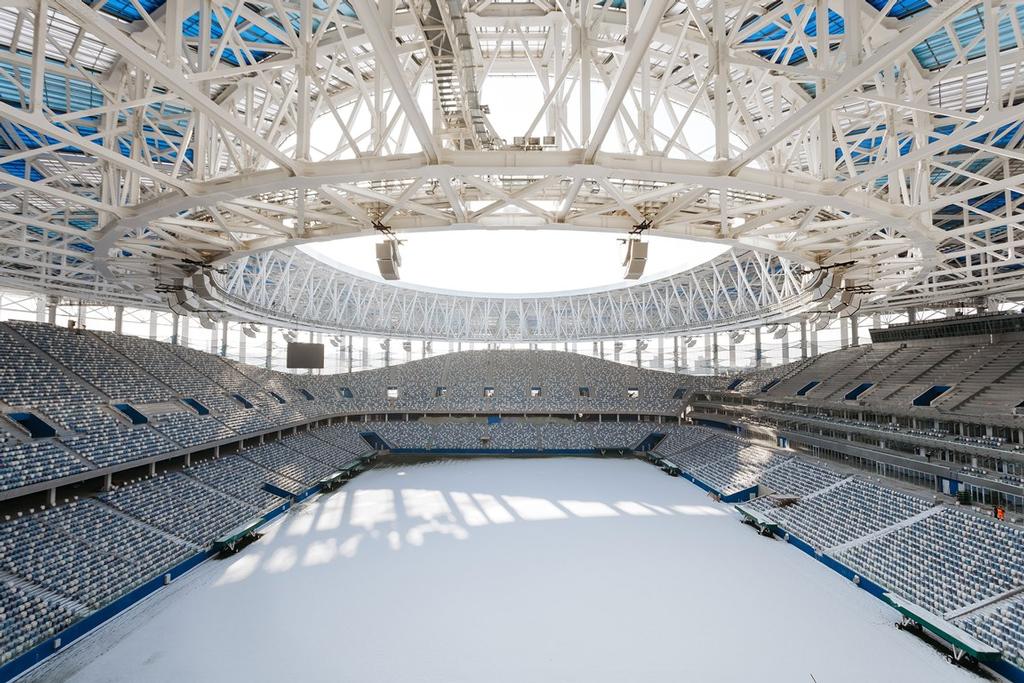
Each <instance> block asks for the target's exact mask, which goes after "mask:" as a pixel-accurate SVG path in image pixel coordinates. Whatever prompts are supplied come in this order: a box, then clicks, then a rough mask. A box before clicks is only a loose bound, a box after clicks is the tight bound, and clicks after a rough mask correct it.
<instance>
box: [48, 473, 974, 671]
mask: <svg viewBox="0 0 1024 683" xmlns="http://www.w3.org/2000/svg"><path fill="white" fill-rule="evenodd" d="M896 617H897V614H896V613H895V612H894V611H892V610H890V609H889V608H888V607H886V606H885V605H883V604H882V603H880V602H879V601H877V600H875V599H874V598H872V597H870V596H869V595H868V594H867V593H864V592H863V591H860V590H859V589H857V588H855V587H854V586H853V585H851V584H850V583H848V582H846V581H845V580H844V579H842V578H841V577H840V576H839V575H838V574H835V573H833V572H831V571H829V570H828V569H826V568H825V567H824V566H822V565H821V564H819V563H817V562H814V561H813V560H812V559H811V558H809V557H807V556H806V555H804V554H802V553H800V552H799V551H797V550H796V549H795V548H792V547H790V546H788V545H787V544H785V543H782V542H780V541H772V540H769V539H765V538H761V537H759V536H757V535H756V534H755V533H754V532H753V531H752V530H751V529H749V528H748V527H745V526H744V525H742V524H740V523H739V522H738V521H737V518H736V516H735V514H734V512H733V511H732V510H731V509H730V507H729V506H726V505H720V504H716V503H713V502H710V501H709V500H708V499H707V498H706V497H705V496H704V495H703V494H702V492H701V491H699V490H698V489H697V488H696V487H694V486H692V485H691V484H689V483H688V482H686V481H684V480H682V479H674V478H670V477H667V476H665V475H664V474H662V473H661V472H660V471H659V470H657V469H655V468H654V467H651V466H650V465H647V464H645V463H642V462H640V461H635V460H597V459H582V458H561V459H546V460H545V459H529V460H528V459H482V460H463V461H459V462H446V463H431V464H423V465H414V466H408V467H406V468H393V469H379V470H372V471H370V472H367V473H365V474H363V475H362V476H360V477H358V478H357V479H356V480H354V481H353V482H352V483H350V484H349V485H348V486H347V487H345V488H344V489H342V490H340V491H339V492H337V493H335V494H333V495H330V496H327V497H323V498H319V499H317V500H315V501H313V502H311V503H309V504H307V505H305V506H303V507H302V508H300V509H296V510H293V511H292V513H291V514H289V515H288V516H287V517H286V518H284V519H283V520H282V521H281V522H280V523H277V524H275V525H274V526H273V527H272V528H270V529H269V530H268V532H267V533H266V535H265V536H264V538H262V539H261V540H260V541H258V542H257V543H255V544H253V545H252V546H250V547H249V548H247V549H246V550H244V551H242V552H241V553H240V554H239V555H236V556H234V557H232V558H230V559H227V560H221V561H212V562H209V563H207V564H205V565H203V566H202V567H200V568H199V569H197V570H196V571H194V572H192V573H191V574H189V575H188V576H186V577H184V578H182V579H180V580H179V581H177V582H175V584H173V585H172V586H171V587H170V588H168V589H166V590H164V591H161V592H160V593H158V594H157V595H156V596H154V597H153V598H152V599H150V600H147V601H146V602H144V603H142V604H141V605H139V606H138V607H136V608H135V609H133V610H131V611H130V612H128V613H127V614H125V615H123V616H122V617H120V618H118V619H117V620H116V621H114V622H112V623H110V624H108V625H107V626H106V627H104V628H103V629H101V630H100V632H98V633H96V634H94V635H92V636H90V637H89V638H87V639H85V640H84V641H82V642H81V643H79V644H77V645H75V646H73V647H71V648H70V649H69V650H67V651H66V652H65V653H63V654H62V655H61V656H60V657H58V658H56V660H55V661H53V662H52V663H51V664H48V665H47V666H46V667H45V668H43V669H41V670H37V671H36V672H34V674H33V675H32V676H31V677H30V678H31V680H33V681H54V680H70V681H78V682H96V681H103V682H107V681H110V682H113V681H126V682H127V681H130V682H132V683H137V682H140V681H145V682H147V683H148V682H156V681H279V680H293V681H344V682H346V683H347V682H353V683H384V682H402V683H413V682H416V683H420V682H423V683H431V682H437V683H442V682H443V683H457V682H466V683H470V682H471V683H501V682H505V681H509V682H512V681H515V682H517V683H520V682H530V683H556V682H558V683H561V682H570V681H571V682H577V681H578V682H580V683H583V682H586V683H602V682H609V683H610V682H613V681H614V682H615V683H633V682H637V683H640V682H642V683H660V682H662V681H664V682H672V683H681V682H704V681H758V682H759V683H765V682H773V681H780V682H785V683H799V682H807V683H813V682H814V681H816V682H817V683H837V682H840V681H858V682H859V681H901V682H903V681H929V682H931V683H942V682H944V681H978V680H980V679H978V678H976V677H975V676H973V675H971V674H969V673H967V672H964V671H962V670H959V669H956V668H954V667H952V666H950V665H948V664H946V662H945V661H944V660H943V658H942V656H941V655H940V654H939V653H937V652H936V651H935V650H933V649H932V648H930V647H929V646H927V645H925V644H924V643H922V642H920V641H918V640H916V639H915V638H913V637H912V636H910V635H907V634H905V633H903V632H900V631H897V630H895V629H894V628H893V626H892V624H893V621H894V620H895V619H896Z"/></svg>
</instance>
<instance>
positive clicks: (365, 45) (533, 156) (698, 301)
mask: <svg viewBox="0 0 1024 683" xmlns="http://www.w3.org/2000/svg"><path fill="white" fill-rule="evenodd" d="M1022 19H1024V10H1022V5H1021V4H1020V3H1015V2H996V1H995V0H901V2H896V1H895V0H888V1H884V0H812V1H810V2H806V1H798V0H774V1H773V2H770V3H755V2H751V1H750V0H739V1H736V2H707V1H706V0H682V1H677V0H648V1H647V2H637V1H632V2H631V1H628V0H627V1H626V2H612V1H604V0H602V1H600V2H589V1H580V0H565V1H562V0H552V1H548V0H532V1H531V2H517V1H496V0H467V1H463V0H447V1H442V0H411V1H410V2H408V3H402V2H396V1H395V0H379V1H378V2H377V3H374V2H372V0H352V2H349V1H348V0H250V1H248V2H245V3H239V2H232V1H231V0H128V1H125V0H105V1H98V2H92V3H88V4H87V3H86V2H83V1H82V0H13V2H8V3H7V4H6V5H5V6H4V7H2V8H0V284H3V285H5V286H10V287H17V288H21V289H29V290H33V291H40V292H45V293H48V294H57V295H61V296H69V297H77V298H82V299H86V300H90V301H96V302H107V303H133V304H145V305H157V306H162V305H167V304H166V302H167V295H168V293H171V294H173V293H174V290H176V289H180V288H183V287H185V288H188V287H190V286H191V285H190V284H189V283H191V282H192V279H191V276H192V275H193V274H194V273H197V272H199V273H202V272H207V273H213V278H212V279H213V285H212V290H211V291H207V292H203V294H204V295H207V301H206V302H205V304H203V306H204V307H205V308H204V311H205V312H206V313H207V314H210V315H217V314H229V315H232V316H234V317H238V318H242V319H251V320H268V321H277V322H278V323H279V324H288V325H289V326H291V327H316V328H319V329H328V328H330V329H332V330H335V331H358V332H365V333H368V334H371V333H372V334H381V335H383V336H389V335H391V334H398V333H401V334H404V335H406V336H416V337H432V338H449V339H479V340H496V341H500V340H505V339H509V340H512V339H538V340H539V339H545V340H547V339H562V338H567V339H568V338H571V339H582V338H595V339H596V338H604V337H611V336H626V335H630V336H633V335H640V334H655V333H658V332H668V331H686V330H694V331H696V330H711V329H731V328H736V327H741V326H743V325H744V324H749V322H750V321H752V320H757V319H763V320H779V319H784V318H787V317H793V316H798V315H801V314H803V313H805V312H807V311H808V310H811V309H815V310H820V309H821V308H822V307H825V306H827V305H828V303H827V302H821V301H816V299H817V298H820V296H821V294H820V285H821V280H822V271H817V270H816V269H817V268H820V267H822V266H834V267H835V268H834V269H833V271H832V272H834V273H836V274H837V275H838V280H837V281H836V286H840V287H845V288H847V290H848V291H853V289H854V288H855V289H856V292H857V295H858V298H859V299H860V304H861V306H862V307H863V308H862V309H861V310H865V311H866V310H886V309H892V308H894V307H908V306H941V305H945V304H955V303H963V302H966V301H969V300H972V299H973V298H975V297H995V298H999V299H1017V298H1020V297H1021V295H1022V290H1024V285H1022V282H1021V277H1020V274H1019V273H1020V269H1021V266H1022V264H1024V246H1022V245H1024V241H1022V240H1024V227H1022V226H1024V222H1022V220H1021V218H1020V217H1019V216H1020V215H1021V214H1020V213H1019V212H1020V211H1021V203H1022V199H1024V191H1022V189H1021V185H1022V180H1024V150H1021V141H1022V136H1024V127H1022V125H1021V121H1022V114H1024V101H1022V99H1024V98H1022V94H1024V93H1022V85H1024V69H1022V66H1024V60H1022V55H1024V31H1022V29H1021V23H1022ZM510 76H515V77H517V78H519V79H529V80H530V82H531V83H532V84H533V87H535V88H536V91H537V92H538V93H539V94H540V96H541V99H542V105H541V106H540V108H539V109H537V110H524V111H523V112H522V115H521V117H519V118H520V119H521V121H522V125H521V128H520V129H517V130H513V131H505V130H496V129H495V127H494V125H493V123H492V117H491V116H490V114H491V112H489V108H488V105H487V103H486V100H487V94H488V93H489V92H494V90H495V89H496V88H500V87H501V82H502V81H501V79H502V78H504V77H510ZM424 95H427V96H426V97H424ZM428 100H429V101H430V103H431V104H430V106H424V105H423V102H425V101H428ZM697 118H701V119H702V120H706V121H707V122H709V124H710V129H711V130H713V132H714V133H713V139H692V138H693V137H694V136H693V133H692V130H693V128H692V126H691V123H692V121H694V120H695V119H697ZM325 121H327V122H329V123H330V126H332V127H333V130H335V131H336V134H335V135H332V136H329V139H327V140H326V142H325V138H324V136H323V135H320V136H316V135H314V134H313V131H314V130H315V129H316V128H315V127H316V126H318V125H321V126H322V125H323V122H325ZM640 223H647V224H649V225H650V226H651V230H652V231H653V232H654V234H662V235H669V236H680V237H690V238H695V239H702V240H715V241H723V242H725V243H727V244H730V245H732V246H733V247H734V248H733V250H732V252H730V253H729V254H727V255H726V256H725V257H723V258H721V259H719V260H716V261H714V262H711V263H708V264H705V265H703V266H700V267H698V268H697V269H695V270H694V271H692V272H688V273H680V274H679V275H677V276H674V277H672V278H667V279H665V280H660V281H657V282H655V283H645V284H642V285H635V286H632V287H621V288H613V289H611V290H609V291H607V292H601V293H594V292H588V293H572V294H565V295H559V296H550V297H533V298H530V297H506V298H494V297H479V296H468V295H458V294H452V293H441V292H431V291H430V290H425V289H423V288H411V287H405V286H402V285H397V286H386V285H382V284H380V283H376V282H371V281H369V280H359V279H358V278H354V277H353V276H352V275H351V274H348V273H343V272H339V271H334V270H331V269H329V268H327V267H326V266H324V265H323V264H321V263H318V262H316V261H314V260H312V259H308V258H306V257H303V256H301V255H298V254H297V252H296V251H295V249H294V247H295V246H296V245H298V244H301V243H303V242H308V241H311V240H325V239H332V238H339V237H346V236H353V235H358V234H367V233H370V232H372V231H373V229H374V228H373V226H374V225H376V224H386V225H388V226H390V227H391V228H392V229H394V230H395V231H397V232H399V233H401V232H403V231H411V230H426V229H447V228H458V227H466V226H482V227H487V228H495V229H500V228H507V227H520V226H529V227H539V226H553V227H559V228H565V229H587V230H594V229H598V230H608V231H615V232H622V233H624V232H625V231H627V230H629V229H630V228H631V227H632V226H634V225H636V224H640ZM809 271H814V274H808V273H809ZM816 288H818V289H816ZM190 294H191V293H190Z"/></svg>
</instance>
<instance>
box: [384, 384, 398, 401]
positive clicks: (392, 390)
mask: <svg viewBox="0 0 1024 683" xmlns="http://www.w3.org/2000/svg"><path fill="white" fill-rule="evenodd" d="M387 397H388V398H389V399H396V398H398V387H388V388H387Z"/></svg>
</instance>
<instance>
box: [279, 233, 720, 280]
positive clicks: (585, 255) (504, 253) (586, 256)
mask: <svg viewBox="0 0 1024 683" xmlns="http://www.w3.org/2000/svg"><path fill="white" fill-rule="evenodd" d="M400 238H401V240H402V245H401V258H402V265H401V269H400V275H401V280H400V281H399V282H398V284H403V285H412V286H420V287H430V288H432V289H444V290H450V291H456V292H465V293H473V294H541V293H555V292H566V291H574V290H581V289H596V288H608V287H621V286H628V285H634V284H637V283H638V282H646V281H649V280H655V279H658V278H660V277H665V276H667V275H671V274H673V273H678V272H680V271H684V270H688V269H689V268H693V267H694V266H698V265H700V264H702V263H705V262H706V261H709V260H710V259H712V258H714V257H715V256H718V255H719V254H721V253H723V252H725V251H727V250H728V248H729V247H728V246H726V245H721V244H712V243H707V242H697V241H693V240H686V239H680V238H675V237H658V236H649V237H645V238H644V239H645V241H647V242H649V243H650V248H649V252H648V260H647V267H646V269H645V270H644V276H643V277H642V278H641V279H640V280H639V281H638V280H624V279H623V275H624V274H625V266H624V265H623V258H624V257H625V251H626V247H625V245H624V244H623V242H622V240H623V238H624V235H623V234H621V233H610V232H584V231H577V230H507V229H506V230H445V231H436V232H413V233H402V234H401V235H400ZM381 239H382V238H381V236H379V235H365V236H361V237H351V238H346V239H340V240H333V241H330V242H319V243H314V244H305V245H302V246H301V247H299V248H300V249H301V250H302V251H304V252H306V253H308V254H310V255H311V256H314V257H316V258H318V259H320V260H322V261H325V262H327V263H330V264H331V265H334V266H336V267H339V268H342V269H343V270H347V271H349V272H355V273H356V274H359V275H362V276H365V277H368V278H371V279H375V280H380V281H383V279H382V278H381V277H380V276H379V274H378V270H377V263H376V260H375V247H374V245H375V244H376V243H377V242H380V241H381Z"/></svg>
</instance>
